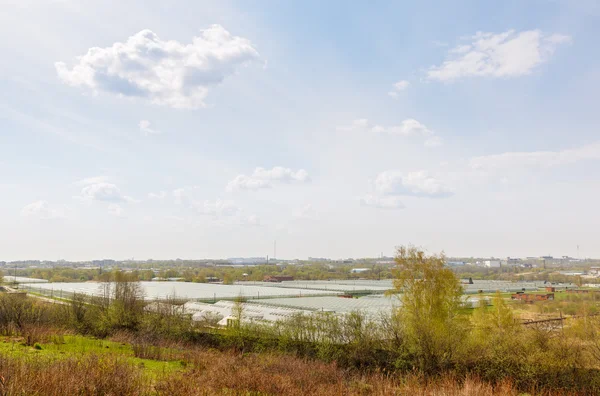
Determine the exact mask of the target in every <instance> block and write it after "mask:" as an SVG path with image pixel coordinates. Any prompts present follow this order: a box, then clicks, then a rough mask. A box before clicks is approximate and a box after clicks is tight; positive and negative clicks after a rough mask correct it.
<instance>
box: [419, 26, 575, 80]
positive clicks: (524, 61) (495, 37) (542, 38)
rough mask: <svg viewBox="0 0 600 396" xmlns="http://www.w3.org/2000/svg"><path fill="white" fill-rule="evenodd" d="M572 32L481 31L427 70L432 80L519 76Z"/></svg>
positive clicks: (538, 63) (546, 57) (533, 67)
mask: <svg viewBox="0 0 600 396" xmlns="http://www.w3.org/2000/svg"><path fill="white" fill-rule="evenodd" d="M570 40H571V38H570V37H569V36H565V35H560V34H545V33H542V32H541V31H539V30H527V31H522V32H516V31H514V30H508V31H506V32H504V33H497V34H495V33H484V32H478V33H476V34H475V35H474V36H472V37H471V38H470V41H471V42H470V43H468V44H463V45H459V46H457V47H455V48H453V49H451V50H450V51H449V52H448V56H447V59H446V60H445V61H444V62H443V63H442V64H441V65H439V66H432V67H431V68H430V69H429V70H428V72H427V78H428V79H429V80H437V81H444V82H450V81H454V80H458V79H461V78H463V77H472V76H478V77H504V78H508V77H518V76H522V75H526V74H530V73H531V72H532V71H533V70H534V69H535V68H536V67H537V66H539V65H540V64H542V63H544V62H546V61H547V60H548V59H549V58H550V57H551V55H552V54H553V53H554V51H555V50H556V48H557V47H558V46H559V45H560V44H564V43H568V42H569V41H570Z"/></svg>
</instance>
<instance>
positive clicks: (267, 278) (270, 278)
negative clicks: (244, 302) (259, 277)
mask: <svg viewBox="0 0 600 396" xmlns="http://www.w3.org/2000/svg"><path fill="white" fill-rule="evenodd" d="M293 280H294V277H293V276H287V275H267V276H265V277H264V279H263V282H283V281H293Z"/></svg>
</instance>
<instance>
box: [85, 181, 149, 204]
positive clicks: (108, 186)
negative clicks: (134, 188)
mask: <svg viewBox="0 0 600 396" xmlns="http://www.w3.org/2000/svg"><path fill="white" fill-rule="evenodd" d="M79 198H80V199H82V200H84V201H89V202H91V201H100V202H129V203H136V202H139V201H137V200H135V199H133V198H132V197H130V196H127V195H123V194H122V193H121V190H120V189H119V187H117V186H116V185H114V184H112V183H104V182H102V183H93V184H89V185H87V186H85V187H83V188H82V189H81V195H80V196H79Z"/></svg>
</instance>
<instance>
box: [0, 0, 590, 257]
mask: <svg viewBox="0 0 600 396" xmlns="http://www.w3.org/2000/svg"><path fill="white" fill-rule="evenodd" d="M598 37H600V1H597V0H581V1H575V0H572V1H570V0H512V1H511V0H507V1H503V2H482V1H477V0H473V1H461V0H454V1H427V0H425V1H419V2H408V1H403V2H402V1H373V2H347V1H337V0H332V1H327V2H324V1H316V0H305V1H302V2H299V1H296V2H291V1H285V2H283V1H275V0H272V1H267V0H261V1H230V0H214V1H212V0H211V1H200V0H195V1H183V0H174V1H171V2H165V1H154V0H144V1H137V0H131V1H126V2H112V1H100V0H97V1H96V0H44V1H42V0H0V53H1V54H2V56H1V58H0V59H1V60H0V196H1V197H2V201H1V202H2V205H0V219H1V220H0V260H20V259H45V260H58V259H66V260H90V259H99V258H114V259H127V258H135V259H149V258H154V259H167V258H188V259H192V258H227V257H239V256H246V257H247V256H266V255H269V256H271V257H272V256H273V255H274V249H273V248H274V246H273V245H274V242H275V241H276V243H277V257H278V258H289V259H292V258H300V259H305V258H307V257H309V256H310V257H330V258H347V257H356V258H358V257H376V256H379V255H381V254H384V255H392V254H393V253H394V250H395V248H396V247H397V246H400V245H408V244H412V245H416V246H419V247H422V248H423V249H425V250H427V251H428V252H432V253H435V252H442V251H443V252H445V253H446V254H447V255H450V256H462V257H471V256H474V257H490V256H496V257H507V256H510V257H523V256H537V255H554V256H562V255H569V256H573V257H578V256H579V257H582V258H583V257H600V243H598V240H599V238H598V237H599V236H600V229H599V225H600V210H599V208H598V203H597V202H598V196H600V129H599V125H600V111H598V110H599V109H600V107H599V104H598V103H599V102H598V92H599V91H600V51H599V50H598Z"/></svg>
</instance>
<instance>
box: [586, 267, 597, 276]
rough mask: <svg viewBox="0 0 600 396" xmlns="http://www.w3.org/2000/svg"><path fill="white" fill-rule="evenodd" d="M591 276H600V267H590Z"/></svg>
mask: <svg viewBox="0 0 600 396" xmlns="http://www.w3.org/2000/svg"><path fill="white" fill-rule="evenodd" d="M589 273H590V275H596V276H598V275H600V267H590V271H589Z"/></svg>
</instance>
